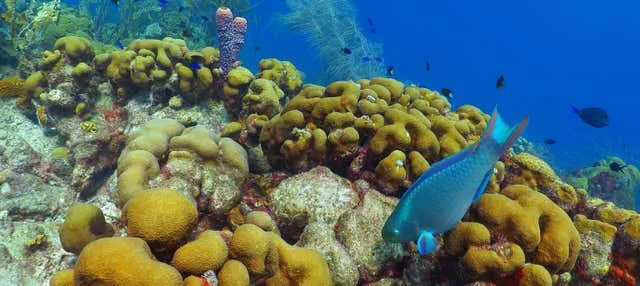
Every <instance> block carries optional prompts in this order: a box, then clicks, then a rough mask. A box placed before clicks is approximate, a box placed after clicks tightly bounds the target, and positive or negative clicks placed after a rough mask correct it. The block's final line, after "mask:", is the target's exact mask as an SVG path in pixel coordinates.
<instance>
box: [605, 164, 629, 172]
mask: <svg viewBox="0 0 640 286" xmlns="http://www.w3.org/2000/svg"><path fill="white" fill-rule="evenodd" d="M625 167H627V165H622V164H620V163H618V162H613V163H611V164H609V169H611V171H614V172H620V173H624V168H625Z"/></svg>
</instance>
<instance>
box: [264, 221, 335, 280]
mask: <svg viewBox="0 0 640 286" xmlns="http://www.w3.org/2000/svg"><path fill="white" fill-rule="evenodd" d="M271 238H272V240H273V242H274V245H275V247H276V249H278V254H279V265H280V267H279V268H278V271H276V273H275V274H274V275H273V276H271V277H269V278H268V279H267V281H266V285H267V286H278V285H333V282H332V281H331V274H330V273H329V266H328V265H327V262H326V261H324V258H323V257H322V255H321V254H320V253H319V252H317V251H315V250H311V249H306V248H302V247H297V246H291V245H289V244H287V243H286V242H285V241H284V240H282V238H280V237H279V236H277V235H276V234H273V233H272V234H271Z"/></svg>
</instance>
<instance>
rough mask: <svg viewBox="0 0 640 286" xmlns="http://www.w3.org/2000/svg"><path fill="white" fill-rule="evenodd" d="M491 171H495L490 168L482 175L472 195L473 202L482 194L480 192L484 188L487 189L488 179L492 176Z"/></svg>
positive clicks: (482, 191)
mask: <svg viewBox="0 0 640 286" xmlns="http://www.w3.org/2000/svg"><path fill="white" fill-rule="evenodd" d="M493 173H495V169H493V168H492V169H491V170H489V172H487V173H486V174H485V175H484V178H482V182H481V183H480V186H479V187H478V189H477V190H476V194H475V195H474V196H473V202H474V203H475V202H476V201H477V200H478V199H479V198H480V197H481V196H482V194H484V190H485V189H487V185H489V181H491V176H493Z"/></svg>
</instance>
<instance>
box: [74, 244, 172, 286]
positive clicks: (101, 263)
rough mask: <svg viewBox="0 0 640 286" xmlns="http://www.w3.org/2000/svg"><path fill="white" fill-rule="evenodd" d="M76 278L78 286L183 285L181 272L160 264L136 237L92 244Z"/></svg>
mask: <svg viewBox="0 0 640 286" xmlns="http://www.w3.org/2000/svg"><path fill="white" fill-rule="evenodd" d="M141 273H144V275H141ZM73 275H74V285H75V286H83V285H176V286H180V285H182V277H181V276H180V273H179V272H178V271H177V270H175V269H174V268H173V267H171V266H170V265H168V264H165V263H162V262H159V261H157V260H156V258H155V257H154V256H153V254H152V253H151V249H150V248H149V246H148V245H147V244H146V243H145V242H144V240H142V239H140V238H136V237H113V238H102V239H98V240H96V241H93V242H91V243H89V244H88V245H87V246H86V247H85V248H84V249H83V250H82V252H81V253H80V255H79V256H78V261H77V262H76V265H75V268H74V271H73Z"/></svg>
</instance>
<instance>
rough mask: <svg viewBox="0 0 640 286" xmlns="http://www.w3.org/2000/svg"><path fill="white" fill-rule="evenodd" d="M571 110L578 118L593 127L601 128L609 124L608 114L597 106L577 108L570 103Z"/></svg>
mask: <svg viewBox="0 0 640 286" xmlns="http://www.w3.org/2000/svg"><path fill="white" fill-rule="evenodd" d="M571 108H572V109H573V112H575V113H576V114H578V116H580V119H582V121H583V122H584V123H586V124H589V125H591V126H593V127H595V128H601V127H605V126H608V125H609V115H608V114H607V111H606V110H604V109H602V108H599V107H587V108H583V109H578V108H577V107H575V106H573V105H571Z"/></svg>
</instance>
